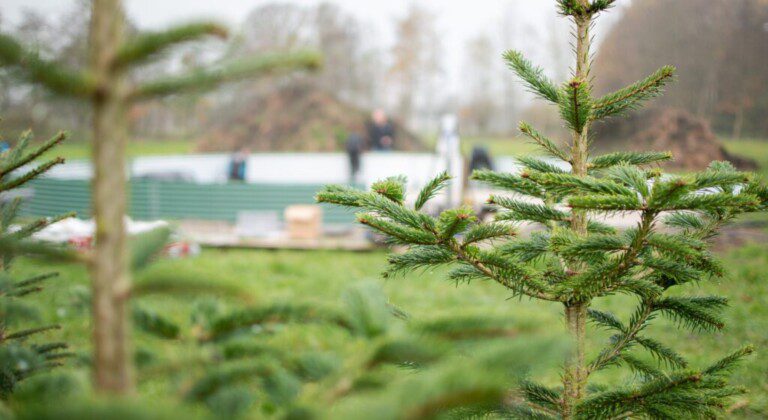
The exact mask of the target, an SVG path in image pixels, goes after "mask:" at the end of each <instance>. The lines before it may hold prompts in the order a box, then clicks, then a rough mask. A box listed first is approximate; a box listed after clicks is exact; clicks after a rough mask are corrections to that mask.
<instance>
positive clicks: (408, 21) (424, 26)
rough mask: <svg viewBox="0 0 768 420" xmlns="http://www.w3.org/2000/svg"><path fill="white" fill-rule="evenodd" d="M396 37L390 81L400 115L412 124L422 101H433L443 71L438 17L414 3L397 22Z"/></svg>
mask: <svg viewBox="0 0 768 420" xmlns="http://www.w3.org/2000/svg"><path fill="white" fill-rule="evenodd" d="M395 33H396V35H395V36H396V40H395V44H394V46H393V47H392V51H391V52H392V65H391V67H390V68H389V77H390V81H391V82H392V87H393V88H394V90H395V92H396V95H397V99H396V103H397V115H398V116H399V117H400V118H401V119H402V120H403V121H406V122H409V123H411V124H412V123H413V122H414V121H415V119H416V111H417V106H418V101H419V100H420V99H421V100H424V101H425V102H428V101H431V100H432V99H433V97H434V95H432V94H433V93H434V92H432V91H431V90H432V88H433V86H432V83H433V81H434V79H435V78H436V76H437V75H438V74H439V73H440V71H441V65H440V63H441V55H440V42H439V37H438V35H437V30H436V29H435V17H434V15H433V14H432V13H430V12H429V11H427V10H426V9H424V8H422V7H421V6H419V5H418V4H417V3H411V5H410V7H409V9H408V11H407V12H406V14H405V15H404V16H403V17H401V18H400V19H398V20H397V21H396V22H395ZM425 98H426V99H425Z"/></svg>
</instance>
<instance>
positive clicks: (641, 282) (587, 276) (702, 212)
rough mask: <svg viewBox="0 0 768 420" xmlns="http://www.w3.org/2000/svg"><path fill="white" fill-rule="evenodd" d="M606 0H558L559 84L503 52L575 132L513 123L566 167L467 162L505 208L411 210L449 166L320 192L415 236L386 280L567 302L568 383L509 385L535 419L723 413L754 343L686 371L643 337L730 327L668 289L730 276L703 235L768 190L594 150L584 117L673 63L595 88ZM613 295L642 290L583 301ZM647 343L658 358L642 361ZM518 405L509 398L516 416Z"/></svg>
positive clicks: (387, 229) (726, 172)
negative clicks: (628, 221)
mask: <svg viewBox="0 0 768 420" xmlns="http://www.w3.org/2000/svg"><path fill="white" fill-rule="evenodd" d="M614 1H615V0H591V1H590V0H558V1H557V3H558V6H559V10H560V13H561V14H562V15H564V16H566V17H568V18H570V19H571V20H572V21H573V23H574V25H575V30H574V36H575V41H574V44H575V48H574V49H575V53H576V63H575V66H574V68H573V72H572V73H573V74H572V77H571V79H570V80H568V81H567V82H565V83H564V84H562V85H557V84H555V83H554V82H553V81H551V80H550V79H548V78H547V77H545V76H544V73H543V71H542V69H540V68H538V67H535V66H534V65H533V64H531V62H529V61H528V60H526V59H525V58H524V57H523V56H522V54H520V53H519V52H517V51H510V52H508V53H506V54H505V59H506V61H507V62H508V63H509V66H510V67H511V69H512V70H514V71H515V73H517V75H518V76H519V77H520V78H521V79H522V80H523V82H524V83H525V84H526V86H527V87H528V88H529V89H530V90H531V91H532V92H533V93H534V94H536V95H537V96H539V97H541V98H543V99H544V100H546V101H549V102H551V103H553V104H555V105H556V106H557V107H558V108H559V110H560V115H561V117H562V119H563V121H564V123H565V125H566V126H567V128H568V129H569V131H570V133H571V135H570V138H569V139H568V140H567V141H566V142H562V143H558V142H555V141H553V140H550V139H548V138H547V137H546V136H545V135H544V134H542V133H539V132H538V131H536V130H535V129H534V128H533V127H531V126H530V125H528V124H526V123H521V124H520V129H521V131H522V132H523V134H525V135H526V136H528V137H529V138H530V139H532V140H533V141H534V142H536V143H537V144H538V145H539V146H541V148H542V150H543V152H545V153H546V154H547V155H549V156H551V157H552V158H555V159H558V160H562V161H564V162H567V163H568V164H569V165H568V166H569V167H570V169H569V170H564V169H561V167H560V166H558V165H553V164H552V163H551V162H552V159H549V160H541V159H534V158H520V159H519V161H520V162H521V164H522V165H523V166H524V169H523V170H522V172H521V173H520V174H517V175H513V174H505V173H494V172H490V171H479V172H475V173H474V174H473V175H472V176H473V178H474V179H475V180H478V181H482V182H485V183H488V184H490V185H492V186H494V187H496V188H499V189H502V190H507V191H509V192H510V193H511V194H510V196H492V197H490V199H489V202H490V203H492V204H495V205H496V206H498V208H499V209H500V210H501V211H500V212H499V213H498V214H497V216H496V218H495V220H494V221H493V222H489V223H483V222H480V221H478V220H477V218H476V216H475V214H473V211H472V210H471V209H470V208H466V207H462V208H458V209H451V210H446V211H444V212H442V213H441V214H440V215H439V216H438V217H437V218H433V217H431V216H429V215H427V214H425V213H423V212H421V211H420V210H421V209H422V207H423V206H424V204H425V203H426V202H427V201H428V200H429V199H430V198H431V197H432V196H434V194H435V193H436V192H438V191H439V190H440V189H441V188H443V187H444V186H445V184H446V183H447V182H448V180H449V176H448V175H447V174H442V175H440V176H438V177H437V178H436V179H434V180H433V181H432V182H430V183H429V184H428V185H427V186H426V187H425V188H424V189H423V190H422V191H421V192H420V193H419V195H418V198H417V199H416V201H415V203H414V204H415V205H414V206H413V207H411V206H410V205H408V206H406V203H405V188H404V182H403V180H402V179H401V178H389V179H386V180H383V181H380V182H377V183H375V184H374V185H373V186H372V191H371V192H363V191H359V190H355V189H352V188H348V187H344V186H328V187H326V188H325V189H324V190H323V191H321V192H320V193H319V194H318V201H320V202H327V203H335V204H339V205H343V206H348V207H353V208H359V209H360V210H361V213H359V214H358V220H359V221H360V223H362V224H364V225H367V226H368V227H370V228H372V229H374V230H376V231H378V232H381V233H383V234H384V235H386V236H387V237H388V238H389V239H390V240H391V242H392V243H395V244H401V245H408V246H410V248H409V250H408V251H407V252H406V253H404V254H401V255H393V256H391V257H390V258H389V262H390V269H389V271H388V272H387V273H386V274H387V275H390V274H395V273H403V272H408V271H411V270H415V269H419V268H424V267H430V266H437V265H444V264H455V265H457V267H456V268H455V269H454V270H453V271H451V272H450V274H449V277H450V278H451V279H452V280H455V281H457V282H459V281H467V282H470V281H473V280H492V281H495V282H497V283H499V284H501V285H502V286H503V287H506V288H507V289H509V291H510V292H511V293H512V294H514V295H519V296H525V297H529V298H532V299H537V300H541V301H544V302H549V303H553V304H559V305H562V307H563V310H564V317H565V324H566V326H567V330H568V332H569V334H570V338H571V341H572V350H571V353H570V355H569V356H568V358H567V360H566V362H565V364H564V367H563V372H562V374H561V377H562V387H559V388H549V387H545V386H542V385H539V384H535V383H533V382H530V383H527V384H525V385H524V386H522V389H520V390H517V391H516V392H517V393H519V394H520V395H522V396H523V397H524V399H525V401H526V402H525V403H524V404H525V407H523V408H524V409H525V410H526V411H527V412H528V414H530V415H531V416H533V417H535V418H564V419H573V418H589V419H593V418H629V417H651V418H698V417H711V416H718V415H719V414H720V413H721V412H722V409H723V407H724V406H726V404H728V399H729V397H731V396H733V395H735V394H738V393H740V392H741V390H740V389H738V388H736V387H733V386H730V385H728V384H727V383H726V379H725V377H726V374H727V372H728V371H729V369H730V368H731V367H732V366H733V365H734V364H735V363H736V362H737V361H739V360H740V359H741V358H743V357H744V356H745V355H747V354H749V353H751V352H752V348H751V347H744V348H742V349H740V350H737V351H735V352H734V353H732V354H730V355H728V356H726V357H725V358H723V359H721V360H719V361H717V362H715V363H714V364H712V365H711V366H709V367H706V368H703V369H693V368H691V367H689V366H688V363H687V361H686V360H685V358H683V356H681V355H680V354H678V353H677V352H676V351H675V350H673V349H671V348H669V347H667V346H666V345H665V344H663V343H661V342H659V341H656V340H655V339H653V338H651V337H650V336H649V335H648V333H647V328H648V326H649V324H650V323H651V322H652V321H653V320H654V319H655V318H657V317H658V316H664V317H668V318H670V319H672V320H673V321H675V322H676V323H677V325H679V327H680V328H688V329H692V330H694V331H711V330H719V329H721V328H722V327H723V321H722V320H721V317H720V310H721V309H722V308H723V307H724V306H725V305H726V300H725V299H724V298H721V297H717V296H707V297H680V296H669V295H668V294H667V291H669V290H670V289H672V288H674V287H676V286H680V285H684V284H687V283H690V282H696V281H700V280H704V279H706V278H708V277H712V276H714V277H717V276H721V275H722V274H723V268H722V267H721V265H720V264H719V263H718V262H717V260H716V259H715V258H714V256H713V255H712V254H711V253H710V252H709V251H708V250H707V240H708V239H710V238H712V237H713V236H714V235H715V234H716V231H717V230H718V228H720V227H721V226H723V224H725V223H727V222H729V221H731V220H732V219H733V218H734V217H735V216H737V215H738V214H741V213H745V212H754V211H761V210H765V209H766V203H767V202H768V189H766V188H765V186H763V185H760V184H759V183H758V182H756V181H753V180H752V178H751V176H750V175H749V174H745V173H742V172H738V171H736V170H735V169H734V168H733V167H732V166H731V165H730V164H728V163H723V162H716V163H713V164H712V165H711V166H710V167H709V168H708V169H707V170H705V171H703V172H700V173H696V174H690V175H683V176H671V175H663V174H662V173H661V172H660V171H659V170H658V169H653V168H648V167H649V166H650V165H653V164H657V163H659V162H663V161H666V160H668V159H671V156H670V154H669V153H656V152H648V153H637V152H617V153H610V154H606V155H600V156H591V155H590V148H589V146H590V137H589V133H590V126H591V125H592V123H594V122H597V121H600V120H603V119H606V118H609V117H612V116H616V115H620V114H622V113H625V112H627V111H630V110H633V109H636V108H638V107H639V106H640V105H641V104H642V103H643V102H644V101H646V100H648V99H650V98H653V97H654V96H656V95H658V94H660V93H661V91H662V89H663V87H664V86H665V85H666V84H667V83H668V82H669V81H670V80H671V79H672V76H673V73H674V68H672V67H663V68H661V69H659V70H658V71H657V72H655V73H653V74H651V75H649V76H648V77H646V78H645V79H643V80H640V81H638V82H636V83H635V84H633V85H630V86H627V87H625V88H623V89H620V90H618V91H616V92H614V93H610V94H608V95H605V96H602V97H595V96H593V94H592V76H591V74H590V58H591V51H590V44H591V41H592V35H591V33H590V31H591V29H592V26H593V23H594V19H595V18H596V16H597V15H598V14H599V13H601V12H603V11H605V10H606V9H608V8H609V7H611V6H612V4H613V3H614ZM622 214H624V215H639V221H638V223H637V225H636V226H634V227H633V228H630V229H627V230H625V231H616V230H614V229H613V228H611V227H609V226H607V225H605V224H603V223H601V222H600V221H599V220H598V218H597V217H596V216H600V215H622ZM522 221H530V222H537V223H540V224H541V225H542V226H543V228H544V229H543V230H542V231H539V232H536V233H534V234H532V235H531V236H530V237H527V238H518V237H516V234H515V230H514V227H513V225H512V224H513V223H514V222H522ZM619 293H622V294H629V295H632V296H635V297H637V301H638V303H637V307H636V308H635V310H634V313H633V314H632V316H631V317H630V318H629V319H627V320H622V319H619V318H618V317H617V316H616V315H614V314H611V313H607V312H602V311H598V310H595V309H591V308H590V307H591V306H592V303H593V302H595V301H596V300H599V299H601V298H603V297H606V296H610V295H613V294H619ZM588 320H589V321H591V322H592V323H593V324H594V325H595V326H596V327H598V328H605V329H608V330H611V331H612V332H613V333H614V334H613V335H612V337H611V339H610V341H609V342H608V343H607V344H606V345H605V348H603V349H602V350H600V351H599V352H597V354H596V355H592V354H588V352H587V349H586V348H585V347H586V346H585V343H586V339H587V334H588V331H587V322H588ZM641 352H647V353H649V354H650V355H652V356H654V357H655V359H656V360H657V361H658V363H656V364H651V363H648V362H646V361H645V359H643V358H642V357H638V355H639V354H640V353H641ZM618 365H621V366H624V367H626V368H628V369H630V370H631V371H633V372H634V373H635V375H634V376H632V377H631V378H630V379H628V380H627V383H626V384H623V385H621V386H615V387H605V386H601V385H600V384H593V383H590V377H591V376H592V375H593V374H594V373H595V372H597V371H599V370H602V369H606V368H609V367H613V366H618ZM663 367H666V368H669V369H668V370H662V368H663ZM590 385H591V386H590ZM512 400H513V399H510V401H512ZM510 404H511V403H510ZM520 409H521V407H515V410H516V412H518V413H519V412H520Z"/></svg>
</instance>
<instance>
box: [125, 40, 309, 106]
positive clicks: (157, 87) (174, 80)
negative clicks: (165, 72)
mask: <svg viewBox="0 0 768 420" xmlns="http://www.w3.org/2000/svg"><path fill="white" fill-rule="evenodd" d="M320 64H321V59H320V56H319V55H318V54H316V53H314V52H310V51H299V52H292V53H286V54H274V55H264V56H261V57H256V58H249V59H244V60H239V61H236V62H232V63H227V64H225V65H222V66H220V67H219V68H214V69H211V70H207V69H206V70H203V69H200V70H193V71H192V72H191V73H189V74H185V75H181V76H169V77H166V78H161V79H159V80H155V81H151V82H147V83H145V84H143V85H141V86H137V87H136V88H135V90H134V91H133V92H132V93H131V95H130V97H129V99H130V100H131V101H138V100H146V99H152V98H157V97H162V96H168V95H173V94H177V93H181V92H190V91H206V90H211V89H213V88H215V87H217V86H219V85H221V84H222V83H227V82H235V81H239V80H245V79H249V78H252V77H253V76H254V75H255V74H257V75H264V74H279V73H281V72H286V71H290V70H294V69H309V70H312V69H316V68H318V67H319V66H320Z"/></svg>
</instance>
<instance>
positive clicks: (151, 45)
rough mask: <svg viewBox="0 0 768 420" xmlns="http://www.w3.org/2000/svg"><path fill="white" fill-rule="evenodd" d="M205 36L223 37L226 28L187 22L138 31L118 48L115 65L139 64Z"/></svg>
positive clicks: (204, 23)
mask: <svg viewBox="0 0 768 420" xmlns="http://www.w3.org/2000/svg"><path fill="white" fill-rule="evenodd" d="M205 36H217V37H221V38H224V37H226V36H227V30H226V29H225V28H224V27H222V26H221V25H218V24H216V23H212V22H198V23H188V24H184V25H179V26H175V27H172V28H168V29H165V30H163V31H158V32H145V33H140V34H139V35H137V36H136V37H135V38H134V39H131V40H129V41H128V43H126V44H125V45H123V46H122V48H120V51H118V53H117V57H116V58H115V65H116V66H126V65H135V64H140V63H143V62H146V61H149V60H151V59H152V58H154V56H155V55H157V54H159V53H161V52H162V51H164V50H166V49H169V48H171V47H173V46H175V45H176V44H180V43H183V42H189V41H194V40H196V39H199V38H202V37H205Z"/></svg>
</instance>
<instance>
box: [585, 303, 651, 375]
mask: <svg viewBox="0 0 768 420" xmlns="http://www.w3.org/2000/svg"><path fill="white" fill-rule="evenodd" d="M587 314H588V315H589V316H590V318H591V319H592V320H593V321H595V322H598V323H599V324H600V325H605V326H608V327H609V328H613V329H616V330H618V331H620V333H619V334H616V335H614V337H613V340H612V345H611V346H610V347H608V348H606V349H604V350H603V351H601V352H600V354H599V355H598V356H597V358H596V359H595V360H593V361H592V362H591V363H589V364H588V365H587V376H589V375H590V374H591V373H592V372H595V371H598V370H600V369H603V368H604V367H606V366H609V365H610V364H612V363H614V362H615V361H616V359H617V358H619V357H620V356H621V355H622V354H623V352H624V351H625V350H626V349H627V348H628V347H629V346H631V345H632V343H633V342H635V341H636V339H637V335H638V334H639V333H640V332H641V331H642V330H643V329H644V328H645V326H646V325H647V324H646V323H647V321H648V319H649V318H650V317H651V316H652V314H653V308H652V307H651V305H650V302H648V301H644V302H643V303H641V304H640V306H639V307H638V309H637V311H636V312H635V315H634V316H633V317H632V319H631V320H630V323H629V326H626V327H625V326H624V324H622V323H621V321H619V320H618V319H617V318H616V317H615V316H613V315H612V314H608V313H605V312H599V311H594V310H590V312H587Z"/></svg>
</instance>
